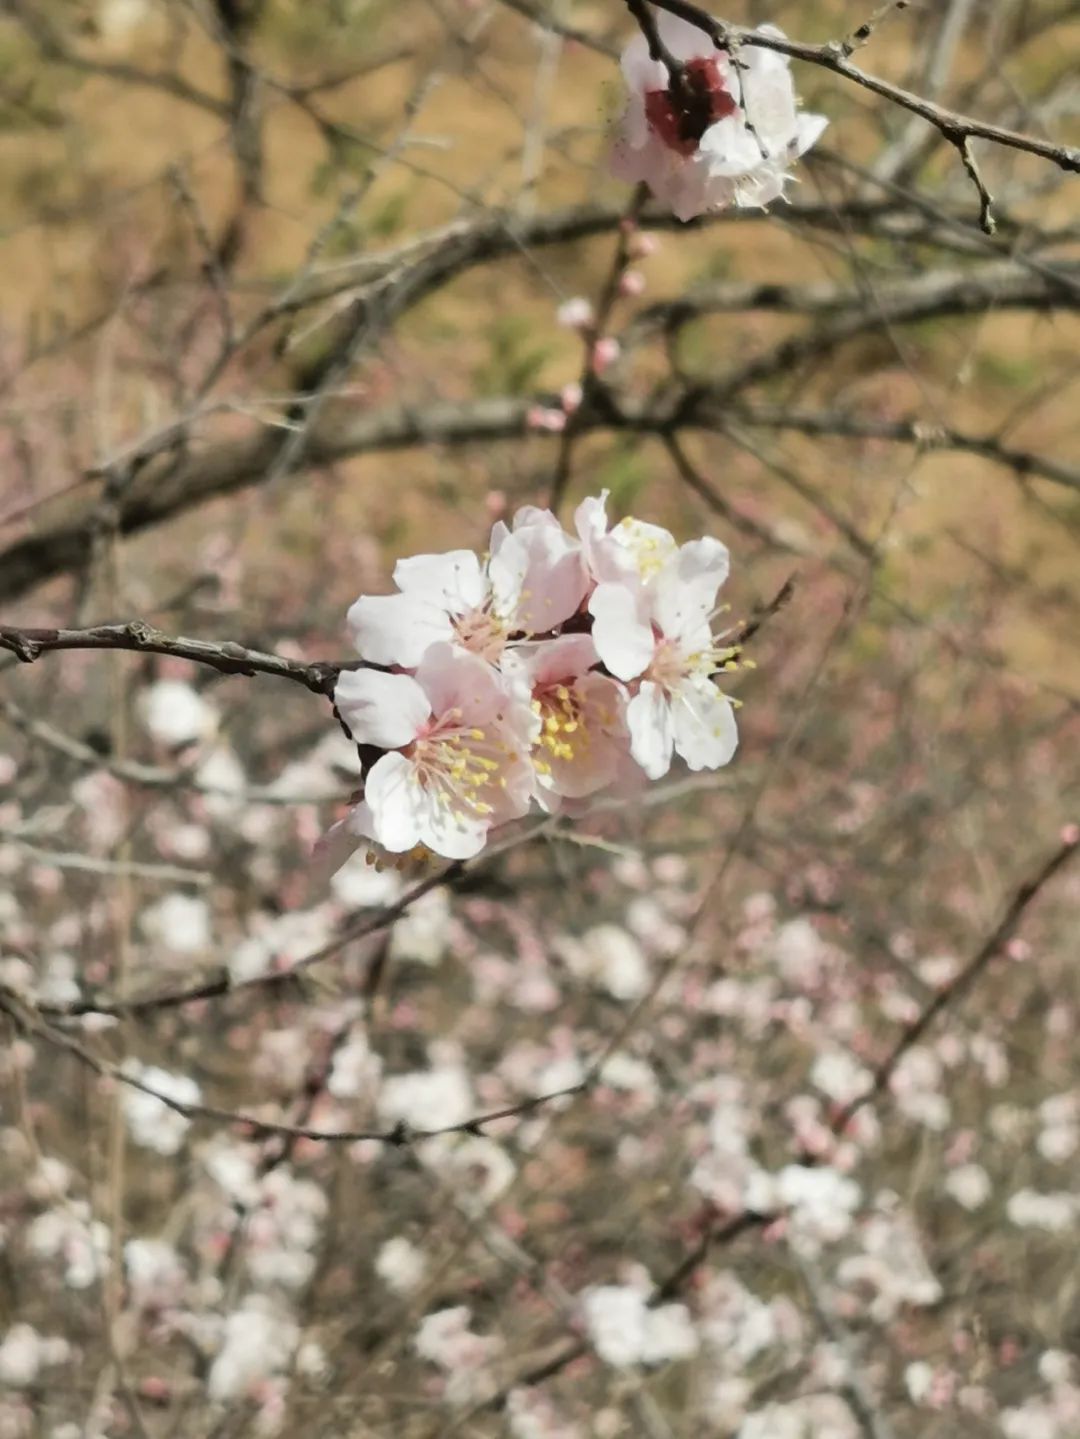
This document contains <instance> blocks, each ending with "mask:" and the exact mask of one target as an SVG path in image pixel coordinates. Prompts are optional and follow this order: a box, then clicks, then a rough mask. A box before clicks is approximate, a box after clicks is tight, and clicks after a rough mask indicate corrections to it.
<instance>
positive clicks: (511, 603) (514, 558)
mask: <svg viewBox="0 0 1080 1439" xmlns="http://www.w3.org/2000/svg"><path fill="white" fill-rule="evenodd" d="M528 569H529V551H528V547H527V546H526V545H524V544H522V542H521V539H520V538H519V536H517V535H515V534H508V535H507V536H506V538H505V539H504V540H503V542H502V544H500V546H499V548H498V551H497V552H493V553H492V555H491V558H490V559H489V560H488V579H489V581H490V583H491V608H492V610H493V611H494V613H495V614H496V615H498V617H499V618H500V619H501V620H508V621H513V620H515V619H516V617H517V612H518V609H519V607H520V605H521V593H522V590H523V589H524V588H525V576H526V574H527V573H528ZM513 627H515V628H516V626H513Z"/></svg>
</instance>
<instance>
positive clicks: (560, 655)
mask: <svg viewBox="0 0 1080 1439" xmlns="http://www.w3.org/2000/svg"><path fill="white" fill-rule="evenodd" d="M522 649H524V650H525V654H524V656H523V658H524V660H525V664H526V666H527V667H528V672H529V677H530V679H531V680H532V683H533V685H541V684H554V683H555V682H556V681H557V680H568V679H576V678H577V677H578V675H583V674H585V673H586V671H587V670H591V669H592V667H593V665H595V664H596V663H597V660H598V656H597V653H596V643H595V641H594V640H593V637H592V635H559V637H558V638H557V639H553V640H539V641H538V642H537V643H536V644H535V645H529V646H524V645H523V646H522Z"/></svg>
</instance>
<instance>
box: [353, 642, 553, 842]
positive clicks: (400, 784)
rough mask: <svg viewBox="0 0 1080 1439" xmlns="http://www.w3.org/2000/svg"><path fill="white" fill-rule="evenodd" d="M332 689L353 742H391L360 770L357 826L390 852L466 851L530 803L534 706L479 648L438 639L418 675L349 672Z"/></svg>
mask: <svg viewBox="0 0 1080 1439" xmlns="http://www.w3.org/2000/svg"><path fill="white" fill-rule="evenodd" d="M334 698H335V701H336V703H337V706H338V708H339V709H340V711H341V713H342V715H343V716H344V717H345V720H346V722H347V723H348V725H349V727H350V728H351V730H352V732H353V734H354V735H355V737H356V739H357V741H358V743H360V744H364V745H374V746H376V747H377V748H379V749H384V750H387V751H388V753H386V754H384V755H383V756H382V757H381V758H380V759H378V760H376V762H375V764H374V765H373V766H372V767H371V769H370V771H369V772H368V774H367V776H366V778H365V783H364V801H363V803H362V804H360V805H357V806H356V808H354V810H353V811H352V814H351V815H350V818H349V820H348V822H347V823H348V826H349V828H350V830H351V831H352V833H353V834H358V835H362V836H366V837H367V838H369V839H374V840H376V841H377V842H378V843H379V844H380V845H382V847H383V848H384V849H386V850H388V851H389V852H390V853H391V854H403V853H406V852H408V851H409V850H412V849H414V848H415V847H416V846H417V845H423V846H425V847H426V848H427V849H429V850H431V851H432V852H434V853H435V854H441V855H444V856H445V857H446V858H448V859H467V858H469V857H470V856H472V855H474V854H478V853H479V852H480V850H481V849H482V848H483V847H484V843H485V840H486V839H487V833H488V830H489V829H491V827H492V826H493V825H497V824H503V823H505V822H506V821H507V820H510V819H514V818H516V817H517V816H519V815H522V814H524V813H525V812H526V810H527V809H528V806H529V797H530V791H531V788H532V771H531V767H530V766H529V763H528V753H529V748H530V746H531V742H532V739H533V736H534V734H535V729H536V726H535V720H534V717H533V714H532V712H531V710H530V709H529V707H528V706H527V705H525V704H522V703H521V702H520V700H519V699H516V698H515V697H514V696H513V695H511V694H510V693H509V691H508V690H507V688H506V686H505V685H504V684H503V683H501V682H500V680H499V678H498V677H497V675H496V674H495V672H494V671H493V670H492V669H491V668H490V666H488V665H486V664H485V663H484V662H483V660H481V659H479V658H478V657H477V656H476V655H470V654H462V653H457V652H455V651H454V650H453V649H452V648H451V646H450V645H448V644H435V645H433V646H432V647H431V648H430V649H429V650H428V652H427V653H426V655H425V656H424V658H423V661H422V663H421V664H420V667H419V669H418V670H417V672H416V676H415V678H413V677H412V676H410V675H400V674H396V675H395V674H383V673H381V672H379V671H376V670H353V671H347V672H346V673H345V674H343V675H342V676H341V677H340V679H339V680H338V683H337V688H336V690H335V692H334Z"/></svg>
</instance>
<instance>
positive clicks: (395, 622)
mask: <svg viewBox="0 0 1080 1439" xmlns="http://www.w3.org/2000/svg"><path fill="white" fill-rule="evenodd" d="M346 618H347V621H348V625H349V629H350V631H351V632H352V637H353V643H354V644H355V645H356V648H357V650H358V651H359V653H360V654H361V655H362V656H363V658H364V659H366V660H370V661H371V662H372V664H376V665H401V666H402V668H403V669H412V668H413V666H414V665H418V664H419V663H420V660H421V659H422V658H423V654H424V651H425V650H426V649H427V647H428V646H429V645H432V644H435V643H437V642H438V641H439V640H445V639H449V637H450V636H451V635H452V634H453V630H452V628H451V624H450V617H449V615H448V614H447V612H446V610H445V608H443V607H442V606H439V605H435V604H432V603H431V602H430V601H429V600H427V599H425V598H424V597H423V596H422V595H413V594H401V595H362V596H361V598H360V599H358V600H357V601H356V603H355V604H354V605H353V606H352V607H351V608H350V610H349V613H348V615H347V616H346Z"/></svg>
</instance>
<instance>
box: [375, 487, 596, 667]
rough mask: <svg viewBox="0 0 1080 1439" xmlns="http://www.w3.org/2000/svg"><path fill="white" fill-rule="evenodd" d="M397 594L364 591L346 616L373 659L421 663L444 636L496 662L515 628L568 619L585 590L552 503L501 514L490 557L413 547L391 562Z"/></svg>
mask: <svg viewBox="0 0 1080 1439" xmlns="http://www.w3.org/2000/svg"><path fill="white" fill-rule="evenodd" d="M394 583H395V584H396V585H397V587H398V591H399V593H398V594H396V595H363V596H361V598H360V599H358V600H357V601H356V603H355V604H354V605H353V606H352V608H351V609H350V610H349V613H348V616H347V619H348V624H349V627H350V629H351V631H352V635H353V640H354V642H355V644H356V647H357V649H358V651H359V652H360V654H361V655H362V656H363V658H364V659H366V660H370V661H371V662H372V663H374V664H383V665H400V666H402V667H403V668H406V669H411V668H413V667H414V666H415V665H418V664H419V663H420V661H421V659H422V658H423V656H424V652H425V651H426V650H427V649H428V647H429V646H430V645H433V644H436V643H439V642H440V641H445V642H448V643H450V644H453V645H455V646H456V647H459V648H461V649H464V650H469V651H471V652H472V653H473V654H478V655H481V656H482V657H483V658H484V659H486V660H488V661H490V662H492V663H495V662H496V661H497V660H498V658H499V656H500V655H501V653H502V651H503V649H504V647H505V646H506V644H507V642H508V641H509V639H510V637H511V635H514V634H525V635H532V634H543V633H546V632H547V631H549V630H551V629H553V628H555V626H557V625H559V624H561V623H563V621H565V620H567V619H568V618H569V617H570V616H571V615H572V614H573V613H574V611H575V610H576V609H577V608H578V606H579V605H580V603H581V601H582V599H583V597H584V593H585V573H584V570H583V568H582V564H581V561H580V559H579V546H578V545H577V544H576V543H575V542H574V541H573V540H572V539H571V538H570V536H569V535H567V534H566V533H565V531H564V530H563V528H562V526H561V525H560V524H559V522H558V520H556V518H555V516H554V515H552V514H551V512H550V511H549V510H539V509H535V508H533V507H531V506H529V507H526V508H525V509H522V510H519V511H518V513H517V515H516V516H515V518H514V524H513V528H512V529H510V528H508V527H507V526H506V525H505V524H504V523H503V521H501V520H498V521H496V523H495V526H494V528H493V530H492V534H491V552H490V557H489V559H488V561H487V564H486V565H485V564H483V563H482V562H481V560H480V559H479V557H478V556H477V555H475V554H474V553H473V552H472V551H471V550H451V551H450V552H449V553H447V554H444V555H414V556H413V557H412V558H411V559H403V560H399V561H398V563H397V564H396V565H395V567H394Z"/></svg>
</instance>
